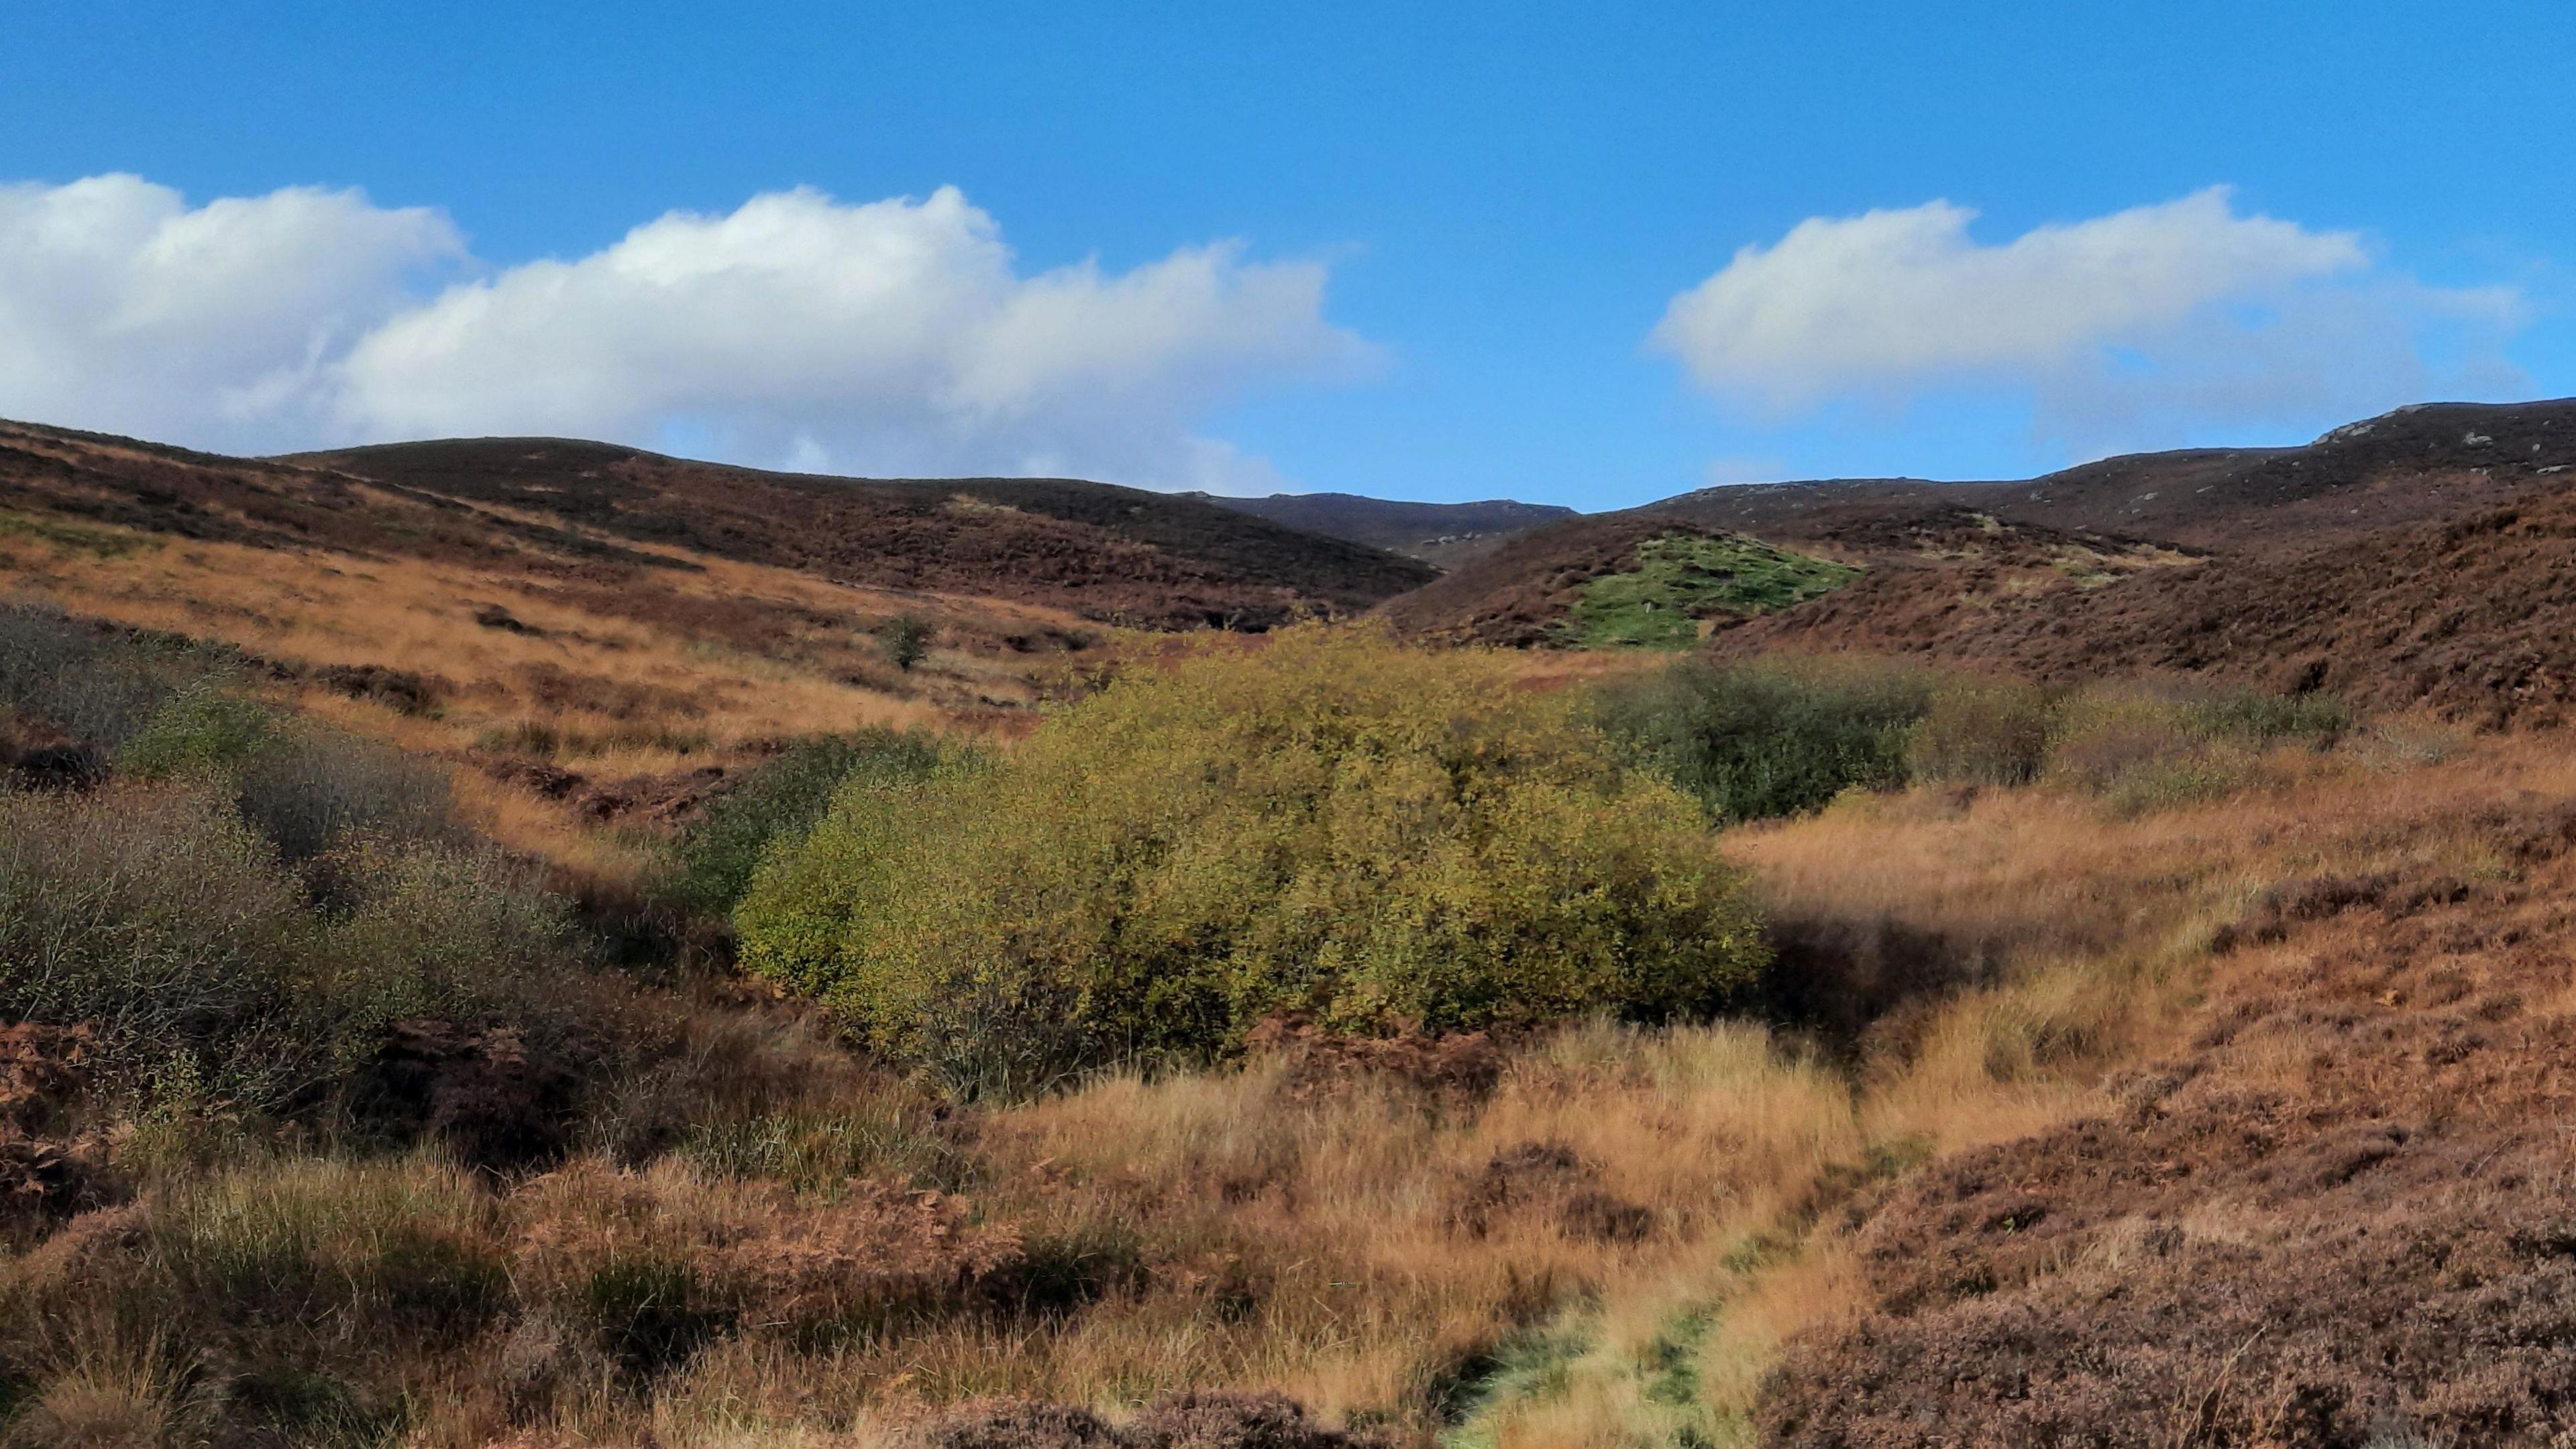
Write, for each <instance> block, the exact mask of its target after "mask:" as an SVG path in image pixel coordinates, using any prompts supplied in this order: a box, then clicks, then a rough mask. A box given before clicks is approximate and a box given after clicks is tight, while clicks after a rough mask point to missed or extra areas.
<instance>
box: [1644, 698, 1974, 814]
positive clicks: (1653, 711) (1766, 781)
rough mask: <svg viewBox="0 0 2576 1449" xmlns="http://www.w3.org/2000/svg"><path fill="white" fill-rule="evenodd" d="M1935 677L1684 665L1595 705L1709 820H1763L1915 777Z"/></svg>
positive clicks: (1650, 763) (1812, 807) (1808, 808)
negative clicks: (1910, 753) (1918, 726)
mask: <svg viewBox="0 0 2576 1449" xmlns="http://www.w3.org/2000/svg"><path fill="white" fill-rule="evenodd" d="M1933 689H1934V681H1933V680H1932V678H1931V677H1930V676H1929V675H1926V674H1923V673H1921V672H1919V671H1914V670H1908V669H1903V668H1899V667H1895V666H1881V665H1861V666H1848V665H1844V666H1836V665H1828V664H1824V663H1814V662H1810V663H1804V664H1799V665H1780V664H1765V665H1722V664H1715V663H1710V662H1708V661H1705V660H1685V661H1683V662H1681V663H1679V664H1676V665H1674V666H1673V667H1671V668H1669V669H1666V670H1663V671H1661V672H1659V673H1656V674H1653V675H1648V676H1644V677H1640V678H1634V679H1627V680H1620V681H1615V682H1613V683H1611V684H1608V685H1605V686H1604V687H1603V688H1602V689H1601V691H1600V693H1599V696H1598V699H1599V717H1600V720H1601V723H1602V726H1603V728H1604V729H1605V730H1607V731H1608V733H1609V735H1610V737H1611V738H1612V739H1613V740H1615V741H1616V742H1618V744H1619V745H1620V746H1621V747H1622V748H1623V749H1624V750H1626V751H1627V752H1629V753H1630V754H1631V755H1632V756H1633V757H1634V758H1636V759H1638V760H1641V761H1643V762H1644V763H1646V764H1648V765H1650V766H1652V767H1653V768H1655V769H1657V770H1660V771H1661V772H1663V773H1664V774H1665V775H1666V776H1668V777H1669V778H1671V780H1672V781H1673V783H1674V784H1676V785H1679V786H1680V787H1681V788H1682V789H1684V790H1686V791H1688V792H1689V793H1690V794H1691V795H1692V796H1694V797H1695V798H1697V799H1698V801H1699V802H1700V805H1701V806H1702V808H1704V809H1705V810H1707V812H1708V814H1709V816H1710V818H1712V819H1715V820H1719V821H1727V820H1762V819H1768V818H1772V817H1775V816H1783V815H1796V814H1800V813H1803V812H1805V811H1809V810H1815V809H1819V808H1821V807H1823V806H1824V805H1825V804H1826V803H1828V802H1829V801H1831V800H1832V799H1833V798H1834V797H1835V796H1836V795H1838V794H1840V793H1842V792H1843V791H1845V790H1848V789H1854V788H1858V789H1867V790H1886V789H1895V788H1898V787H1901V786H1903V785H1904V784H1905V783H1906V780H1907V779H1908V778H1909V777H1908V770H1907V758H1906V757H1907V750H1908V748H1909V745H1910V742H1911V740H1912V731H1913V728H1914V725H1915V722H1916V721H1917V720H1919V719H1921V718H1922V717H1923V713H1924V711H1925V709H1926V707H1927V706H1928V704H1929V702H1930V700H1931V697H1932V694H1933Z"/></svg>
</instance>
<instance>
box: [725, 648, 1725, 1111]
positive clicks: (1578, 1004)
mask: <svg viewBox="0 0 2576 1449" xmlns="http://www.w3.org/2000/svg"><path fill="white" fill-rule="evenodd" d="M1580 712H1581V706H1580V703H1579V702H1578V701H1577V700H1576V699H1574V698H1573V697H1571V696H1568V695H1565V694H1554V695H1550V694H1541V693H1536V692H1532V691H1529V690H1526V689H1524V688H1521V687H1520V686H1519V684H1518V681H1517V679H1516V676H1515V666H1514V665H1512V664H1511V663H1510V662H1509V661H1507V660H1504V659H1501V658H1498V657H1495V656H1489V655H1485V654H1482V653H1477V652H1472V651H1461V652H1450V653H1427V652H1421V651H1415V650H1409V649H1405V648H1401V647H1398V646H1396V645H1394V644H1392V643H1390V642H1387V641H1386V640H1384V639H1383V638H1382V637H1380V636H1377V635H1374V634H1370V633H1365V632H1352V631H1335V630H1326V629H1301V630H1291V631H1288V632H1286V633H1284V634H1282V635H1280V636H1277V637H1276V638H1275V640H1273V641H1272V642H1271V644H1270V645H1269V646H1268V647H1267V648H1265V649H1262V650H1259V651H1256V652H1249V653H1247V652H1240V651H1238V650H1236V649H1233V648H1228V647H1222V646H1220V647H1212V648H1208V649H1203V650H1201V651H1198V652H1196V653H1194V654H1192V655H1190V656H1188V657H1186V658H1184V659H1183V660H1182V661H1180V662H1178V663H1177V664H1175V665H1173V666H1171V667H1170V668H1168V669H1164V670H1160V671H1155V672H1151V673H1146V674H1141V675H1139V676H1136V677H1132V678H1130V679H1128V680H1126V681H1123V682H1121V683H1120V684H1118V685H1116V686H1114V687H1112V688H1110V689H1109V690H1107V691H1106V692H1104V693H1103V694H1100V695H1098V696H1095V697H1093V698H1092V699H1090V700H1087V701H1085V702H1083V703H1081V704H1079V705H1076V706H1073V707H1072V708H1070V709H1068V710H1066V711H1065V712H1063V713H1062V714H1060V715H1057V716H1054V717H1052V718H1050V719H1049V720H1048V721H1047V722H1046V723H1045V724H1044V725H1043V726H1042V727H1041V728H1040V729H1039V731H1038V732H1037V734H1036V735H1035V736H1033V737H1032V738H1031V739H1030V740H1029V741H1028V742H1027V743H1026V744H1024V745H1023V746H1022V747H1021V748H1020V749H1019V750H1018V751H1016V752H1015V753H1013V754H1012V755H1010V756H1008V757H1006V758H1003V759H1000V760H995V761H990V762H977V761H957V762H952V763H950V764H948V765H946V766H943V767H942V768H941V770H939V771H938V772H936V773H935V774H933V775H932V776H930V777H929V778H928V779H926V780H923V781H920V782H917V783H908V784H893V785H888V784H884V783H882V782H878V781H874V780H859V781H854V782H853V783H852V784H851V785H850V786H849V787H847V788H845V789H844V790H843V791H842V793H841V794H840V796H839V797H838V798H837V799H836V800H835V802H834V804H833V807H832V810H831V813H830V814H828V815H827V816H826V817H825V818H824V820H823V821H822V823H821V824H820V825H818V826H817V827H816V828H815V830H814V831H813V832H812V834H811V835H810V836H808V837H807V839H806V840H805V841H804V842H803V844H802V845H801V846H799V847H798V848H796V849H793V850H787V851H782V852H780V853H778V854H776V855H774V856H772V857H771V858H770V860H769V861H768V863H767V864H765V865H764V867H763V868H762V870H761V872H760V874H759V876H758V878H757V879H756V880H755V881H754V883H753V886H752V890H751V892H750V894H749V896H748V897H747V898H746V899H745V901H744V903H743V906H742V908H741V910H740V912H739V913H738V915H737V921H738V924H739V926H740V929H741V933H742V937H743V945H744V955H745V959H746V960H747V961H748V962H749V963H750V964H751V965H752V966H754V967H755V968H756V969H758V970H761V971H763V972H766V973H768V974H770V975H772V976H774V977H777V978H779V979H781V980H783V981H787V982H790V983H793V984H795V985H797V986H799V987H802V988H804V989H806V990H808V991H811V992H814V993H816V994H818V995H820V996H822V997H823V998H824V999H825V1000H827V1001H828V1002H830V1003H831V1004H833V1005H834V1006H836V1007H838V1008H839V1009H840V1010H842V1011H843V1012H845V1013H846V1014H847V1015H848V1016H850V1017H851V1018H852V1019H853V1020H854V1021H855V1022H857V1023H858V1024H859V1025H860V1026H861V1027H863V1028H864V1029H865V1030H866V1031H867V1032H868V1033H869V1034H870V1035H871V1036H872V1037H874V1038H875V1039H876V1040H877V1041H878V1042H880V1043H881V1044H883V1045H884V1046H885V1047H887V1048H889V1049H891V1050H893V1051H895V1052H898V1053H900V1054H903V1055H905V1056H908V1057H910V1058H912V1059H914V1060H917V1061H922V1062H925V1063H928V1064H930V1065H932V1066H935V1067H937V1068H939V1069H941V1070H942V1071H943V1072H944V1073H945V1074H947V1075H948V1076H949V1077H950V1079H951V1080H952V1081H953V1082H954V1083H956V1084H957V1085H959V1086H960V1087H961V1088H964V1089H968V1090H982V1089H1003V1090H1018V1089H1025V1088H1027V1087H1030V1086H1033V1085H1036V1084H1038V1083H1040V1082H1043V1081H1045V1080H1048V1079H1050V1078H1052V1077H1053V1076H1054V1075H1056V1074H1059V1073H1061V1072H1064V1071H1066V1070H1070V1069H1073V1068H1076V1067H1078V1066H1081V1065H1083V1064H1086V1063H1091V1062H1098V1061H1103V1060H1107V1059H1112V1058H1118V1057H1125V1056H1134V1055H1144V1056H1156V1055H1166V1054H1169V1055H1180V1056H1203V1055H1206V1054H1209V1053H1212V1052H1219V1051H1223V1050H1225V1049H1227V1048H1228V1047H1230V1046H1231V1045H1233V1044H1234V1043H1235V1042H1236V1041H1237V1040H1238V1038H1239V1036H1240V1033H1241V1032H1242V1030H1243V1029H1244V1028H1245V1027H1246V1026H1248V1025H1249V1024H1250V1023H1251V1022H1252V1021H1253V1020H1254V1019H1256V1018H1258V1017H1261V1016H1263V1015H1267V1014H1271V1013H1277V1012H1310V1013H1313V1014H1314V1015H1315V1016H1316V1017H1317V1018H1318V1019H1320V1020H1321V1021H1323V1022H1325V1023H1326V1024H1328V1025H1331V1026H1333V1027H1337V1028H1340V1029H1345V1030H1353V1031H1372V1030H1381V1029H1389V1028H1395V1027H1400V1026H1408V1025H1420V1026H1424V1027H1431V1028H1450V1027H1474V1026H1481V1025H1485V1024H1489V1023H1496V1022H1512V1021H1531V1020H1539V1019H1546V1018H1554V1017H1563V1016H1568V1015H1574V1014H1579V1013H1584V1012H1590V1011H1596V1010H1616V1011H1620V1012H1624V1013H1627V1014H1630V1015H1634V1016H1640V1017H1664V1016H1677V1015H1691V1014H1698V1013H1704V1012H1707V1011H1710V1010H1713V1009H1716V1008H1718V1007H1719V1006H1721V1005H1723V1004H1725V1003H1726V1002H1728V1001H1729V1000H1730V999H1732V998H1733V997H1734V995H1735V994H1736V993H1738V992H1739V991H1741V990H1742V989H1743V988H1744V987H1745V986H1746V985H1747V984H1748V983H1749V982H1751V981H1752V979H1753V978H1754V977H1755V976H1756V975H1757V974H1758V973H1759V971H1760V969H1761V966H1762V964H1763V961H1764V953H1763V947H1762V945H1761V941H1760V933H1759V930H1758V927H1757V923H1756V921H1755V918H1754V912H1753V910H1752V908H1751V906H1750V905H1749V904H1748V902H1747V900H1746V897H1745V893H1744V890H1743V883H1742V878H1741V876H1740V873H1739V872H1738V871H1737V870H1736V869H1735V868H1734V867H1732V866H1731V865H1729V864H1728V863H1727V862H1726V861H1725V859H1724V857H1723V856H1722V855H1721V854H1720V853H1719V850H1718V848H1717V843H1716V841H1715V839H1714V837H1713V836H1711V834H1710V833H1709V832H1708V830H1707V829H1706V827H1705V825H1704V823H1703V822H1702V820H1701V819H1700V815H1699V811H1698V810H1697V809H1696V808H1695V807H1694V806H1693V805H1692V803H1691V802H1690V800H1689V799H1688V798H1687V797H1685V796H1683V795H1682V794H1681V793H1680V792H1679V791H1677V790H1675V789H1674V788H1672V787H1671V786H1670V785H1668V784H1666V783H1665V782H1663V781H1662V780H1659V779H1656V778H1654V777H1652V776H1651V775H1650V774H1648V773H1646V772H1643V771H1636V770H1630V769H1626V768H1623V767H1622V765H1621V764H1620V763H1619V762H1618V761H1617V759H1616V757H1615V754H1614V752H1613V751H1612V750H1611V749H1610V747H1609V745H1608V743H1607V741H1606V740H1605V739H1604V738H1603V737H1602V736H1601V735H1600V734H1599V733H1598V731H1596V730H1595V729H1593V728H1591V727H1590V726H1589V725H1588V724H1587V723H1585V722H1584V721H1583V720H1582V719H1581V718H1580Z"/></svg>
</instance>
